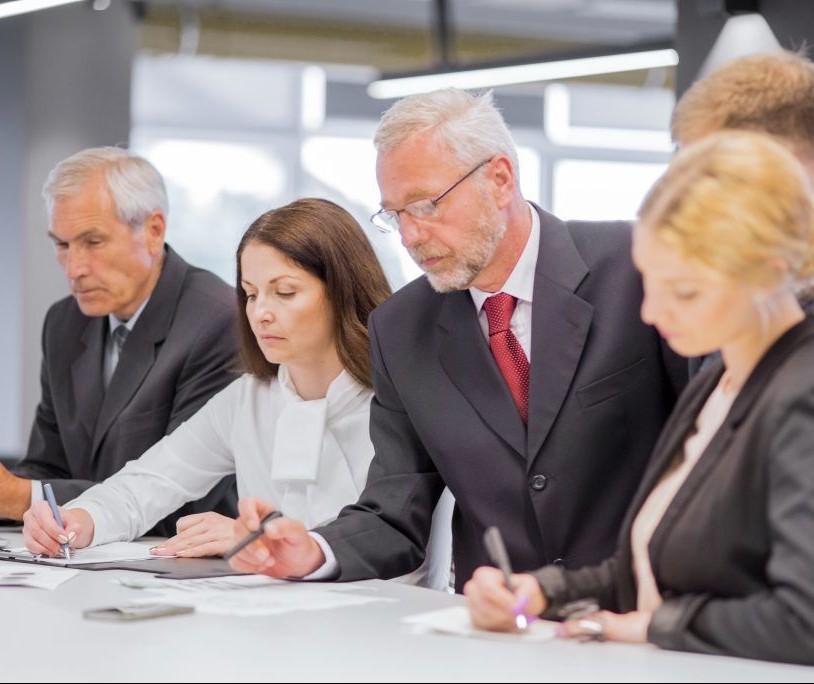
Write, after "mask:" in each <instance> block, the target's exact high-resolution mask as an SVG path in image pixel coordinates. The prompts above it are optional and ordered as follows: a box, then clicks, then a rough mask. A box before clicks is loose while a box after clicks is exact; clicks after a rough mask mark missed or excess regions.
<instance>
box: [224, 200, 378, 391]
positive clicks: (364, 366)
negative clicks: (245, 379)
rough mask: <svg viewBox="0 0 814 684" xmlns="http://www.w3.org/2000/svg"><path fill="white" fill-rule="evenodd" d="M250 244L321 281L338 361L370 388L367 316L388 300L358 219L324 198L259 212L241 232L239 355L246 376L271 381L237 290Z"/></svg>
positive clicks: (272, 370)
mask: <svg viewBox="0 0 814 684" xmlns="http://www.w3.org/2000/svg"><path fill="white" fill-rule="evenodd" d="M254 243H258V244H262V245H267V246H268V247H273V248H274V249H276V250H277V251H279V252H282V253H283V254H284V255H285V256H286V257H288V258H289V259H290V260H291V261H292V262H294V263H295V264H297V265H298V266H299V267H300V268H302V269H304V270H306V271H308V273H310V274H312V275H314V276H316V277H317V278H319V279H320V280H321V281H322V282H323V283H325V291H326V294H327V297H328V301H329V303H330V305H331V308H332V310H333V313H334V320H335V322H336V329H335V331H334V336H335V340H336V349H337V353H338V354H339V359H340V361H341V362H342V365H343V366H344V367H345V369H346V370H347V371H348V372H349V373H350V374H351V375H352V376H353V377H354V378H355V379H356V380H357V381H358V382H359V383H360V384H362V385H364V386H365V387H370V386H371V382H370V355H369V342H368V334H367V318H368V316H369V315H370V312H371V311H373V309H374V308H376V306H378V305H379V304H381V303H382V302H383V301H384V300H385V299H387V298H388V297H389V296H390V285H388V283H387V278H385V275H384V271H382V267H381V265H380V264H379V261H378V259H377V258H376V254H375V253H374V252H373V247H372V246H371V245H370V242H369V241H368V239H367V236H366V235H365V233H364V231H363V230H362V228H361V226H360V225H359V224H358V223H357V221H356V219H354V218H353V216H351V215H350V214H349V213H348V212H347V211H345V210H344V209H342V207H340V206H338V205H337V204H334V203H333V202H329V201H328V200H323V199H311V198H308V199H299V200H296V201H295V202H292V203H291V204H287V205H285V206H284V207H280V208H279V209H272V210H271V211H267V212H266V213H265V214H262V215H261V216H260V217H259V218H257V219H256V220H255V221H254V223H252V224H251V225H250V226H249V228H248V230H246V232H245V233H244V234H243V238H242V239H241V240H240V245H239V246H238V248H237V255H236V259H237V302H238V308H239V314H238V318H239V321H238V327H239V329H240V355H241V358H242V360H243V363H244V365H245V368H246V370H247V371H248V372H249V373H251V374H252V375H254V376H255V377H257V378H261V379H269V378H272V377H274V376H276V375H277V368H278V365H277V364H274V363H269V362H268V361H267V360H266V358H265V356H263V353H262V352H261V351H260V348H259V347H258V346H257V341H256V340H255V337H254V333H253V332H252V329H251V326H250V325H249V319H248V317H247V315H246V293H245V292H244V290H243V288H242V287H241V282H242V277H243V276H242V272H241V266H240V257H241V255H242V254H243V250H244V249H246V247H247V246H248V245H250V244H254Z"/></svg>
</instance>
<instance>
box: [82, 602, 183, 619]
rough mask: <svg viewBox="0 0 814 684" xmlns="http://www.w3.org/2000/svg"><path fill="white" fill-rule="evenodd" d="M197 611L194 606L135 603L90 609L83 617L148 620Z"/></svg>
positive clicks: (84, 611)
mask: <svg viewBox="0 0 814 684" xmlns="http://www.w3.org/2000/svg"><path fill="white" fill-rule="evenodd" d="M194 610H195V608H193V607H192V606H172V605H168V604H166V603H135V604H133V605H121V606H109V607H107V608H89V609H87V610H83V611H82V616H83V617H86V618H90V619H92V620H147V619H149V618H155V617H165V616H167V615H184V614H186V613H191V612H193V611H194Z"/></svg>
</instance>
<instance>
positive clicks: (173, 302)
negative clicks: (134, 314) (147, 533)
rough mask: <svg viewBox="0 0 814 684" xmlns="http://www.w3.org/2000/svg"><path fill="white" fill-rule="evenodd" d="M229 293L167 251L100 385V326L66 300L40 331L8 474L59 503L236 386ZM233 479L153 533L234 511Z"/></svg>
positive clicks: (100, 320) (103, 322)
mask: <svg viewBox="0 0 814 684" xmlns="http://www.w3.org/2000/svg"><path fill="white" fill-rule="evenodd" d="M234 311H235V296H234V290H233V289H232V288H231V287H229V286H228V285H227V284H226V283H224V282H223V281H222V280H220V279H219V278H217V277H216V276H214V275H213V274H211V273H209V272H208V271H204V270H202V269H199V268H195V267H193V266H190V265H189V264H187V263H186V262H185V261H184V260H183V259H182V258H181V257H180V256H178V255H177V254H176V253H175V252H173V251H172V249H170V248H169V247H167V248H166V258H165V260H164V266H163V268H162V271H161V276H160V277H159V280H158V283H157V284H156V287H155V289H154V290H153V293H152V295H151V297H150V301H149V302H148V303H147V306H146V307H145V308H144V311H142V313H141V316H140V317H139V319H138V321H136V325H135V327H134V328H133V331H132V332H131V333H130V335H129V336H128V337H127V341H126V342H125V345H124V347H123V349H122V352H121V357H120V360H119V364H118V366H117V367H116V371H115V373H114V374H113V377H112V378H111V380H110V385H109V386H108V388H107V391H105V389H104V384H103V379H102V365H103V356H104V347H105V338H106V335H107V334H108V323H107V317H106V316H102V317H94V318H90V317H88V316H85V315H84V314H82V312H81V311H80V310H79V307H78V306H77V304H76V302H75V300H74V298H73V297H66V298H65V299H63V300H61V301H59V302H57V303H56V304H54V305H53V306H52V307H51V308H50V310H49V311H48V314H47V315H46V317H45V324H44V326H43V332H42V355H43V361H42V373H41V384H42V398H41V400H40V404H39V406H38V407H37V413H36V418H35V421H34V426H33V428H32V430H31V437H30V439H29V443H28V451H27V452H26V456H25V457H24V458H23V459H22V460H21V461H20V463H19V464H18V466H17V467H16V468H15V469H14V471H15V472H16V473H17V474H18V475H22V476H24V477H28V478H31V479H38V480H43V481H44V482H46V481H47V482H50V483H51V484H52V485H53V488H54V493H55V494H56V498H57V501H58V502H59V503H64V502H66V501H68V500H70V499H73V498H74V497H76V496H78V495H79V494H80V493H81V492H83V491H84V490H85V489H87V488H88V487H90V486H91V485H93V484H94V483H96V482H100V481H102V480H104V479H105V478H106V477H109V476H110V475H113V473H115V472H117V471H118V470H119V469H120V468H121V467H122V466H123V465H124V464H125V463H126V462H127V461H129V460H131V459H134V458H138V457H139V456H141V454H143V453H144V452H145V451H146V450H147V449H148V448H150V447H151V446H152V445H153V444H155V443H156V442H157V441H158V440H159V439H161V438H162V437H163V436H164V435H166V434H168V433H170V432H172V431H173V430H174V429H175V428H176V427H178V425H180V424H181V423H182V422H183V421H184V420H186V419H187V418H189V417H190V416H191V415H192V414H193V413H195V412H196V411H197V410H198V409H199V408H200V407H201V406H203V404H204V403H206V401H207V400H208V399H209V398H210V397H211V396H212V395H214V394H215V393H217V392H218V391H220V390H221V389H223V388H224V387H225V386H226V385H228V384H229V383H230V382H231V381H232V380H233V379H234V378H235V377H236V375H235V373H234V371H235V360H236V351H237V335H236V326H235V320H234ZM236 497H237V493H236V490H235V487H234V480H233V478H228V479H227V480H224V481H223V482H221V483H220V484H219V485H218V486H217V487H216V488H215V489H213V490H212V492H211V493H210V494H209V495H208V496H207V497H206V498H204V499H202V500H201V501H199V502H195V503H193V504H187V505H186V506H184V508H182V509H180V511H179V512H177V513H176V514H174V515H172V516H169V517H168V518H166V519H165V520H164V521H162V523H159V525H158V526H157V527H156V529H155V532H156V533H158V534H162V535H172V534H175V520H176V519H177V518H178V517H179V516H180V515H186V514H188V513H191V512H198V511H208V510H213V509H214V510H219V511H220V512H222V513H224V514H234V513H235V511H236V501H237V498H236Z"/></svg>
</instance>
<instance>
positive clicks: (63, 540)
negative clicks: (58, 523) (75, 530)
mask: <svg viewBox="0 0 814 684" xmlns="http://www.w3.org/2000/svg"><path fill="white" fill-rule="evenodd" d="M57 540H58V541H59V543H60V544H67V543H68V537H66V536H65V535H64V534H60V535H59V536H58V537H57Z"/></svg>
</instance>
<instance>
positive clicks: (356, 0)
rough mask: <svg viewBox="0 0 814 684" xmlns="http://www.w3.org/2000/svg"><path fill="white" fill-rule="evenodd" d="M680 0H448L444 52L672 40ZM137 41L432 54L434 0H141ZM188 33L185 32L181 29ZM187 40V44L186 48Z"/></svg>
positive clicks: (178, 47) (423, 59)
mask: <svg viewBox="0 0 814 684" xmlns="http://www.w3.org/2000/svg"><path fill="white" fill-rule="evenodd" d="M676 1H677V0H447V6H448V8H449V10H448V11H449V17H450V19H449V22H450V26H451V32H450V37H451V41H450V61H453V62H458V63H468V62H472V61H483V60H495V59H511V58H515V57H522V56H525V55H530V54H540V53H543V52H559V51H563V50H567V49H571V48H577V47H578V48H583V47H598V46H618V45H626V44H633V43H636V42H644V41H662V40H671V39H672V37H673V35H674V32H675V24H676ZM141 5H142V7H143V8H145V10H146V11H145V12H144V15H145V21H144V24H143V26H144V29H143V31H142V47H143V48H145V49H147V50H151V51H156V52H178V51H185V50H186V51H189V46H190V45H193V48H194V50H193V51H196V52H199V53H203V54H214V55H220V56H234V57H261V58H272V59H293V60H302V61H314V62H321V63H335V64H359V65H367V66H372V67H374V68H376V69H379V70H382V71H399V70H410V69H422V68H428V67H431V66H433V65H434V64H436V63H437V62H438V61H439V53H438V47H437V46H438V43H437V41H436V40H435V39H434V31H433V28H434V27H435V26H436V22H435V16H436V15H435V12H436V1H435V0H148V1H146V2H143V3H141ZM184 32H186V41H185V42H184V40H182V37H183V35H184ZM185 46H186V47H185Z"/></svg>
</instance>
